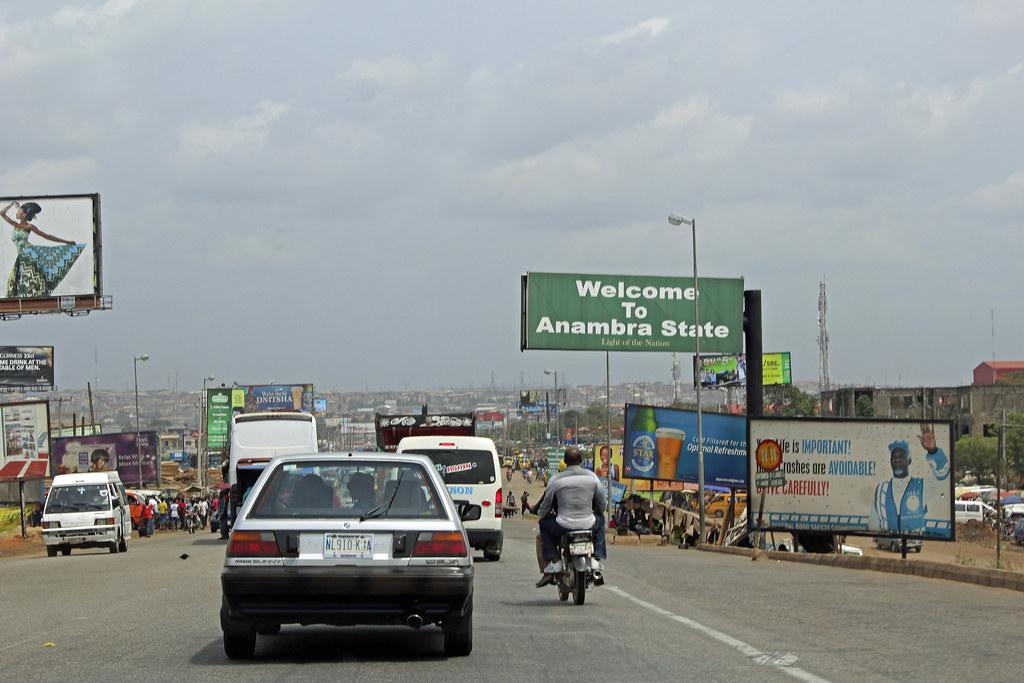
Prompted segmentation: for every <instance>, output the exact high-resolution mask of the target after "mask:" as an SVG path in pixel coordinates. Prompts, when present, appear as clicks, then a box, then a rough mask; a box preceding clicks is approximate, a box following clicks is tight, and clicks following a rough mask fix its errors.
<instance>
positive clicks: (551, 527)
mask: <svg viewBox="0 0 1024 683" xmlns="http://www.w3.org/2000/svg"><path fill="white" fill-rule="evenodd" d="M563 460H564V462H565V465H566V468H565V470H564V471H562V472H559V473H558V474H556V475H555V476H554V477H552V478H551V481H550V482H548V486H547V488H546V489H545V490H544V496H543V497H542V498H541V499H540V502H539V503H538V504H537V514H538V516H539V517H540V522H539V525H540V536H541V541H542V543H543V551H544V559H545V560H546V561H547V566H545V567H544V575H543V576H542V577H541V579H540V581H538V582H537V587H538V588H540V587H541V586H547V585H549V584H553V583H555V580H556V578H555V576H556V575H557V574H559V573H560V572H561V571H562V567H561V562H559V561H558V542H559V540H560V539H561V537H562V534H564V533H565V532H566V531H580V530H583V529H591V530H593V532H594V559H595V560H604V559H605V558H606V557H607V556H608V553H607V551H606V549H605V543H604V508H605V505H606V503H607V502H608V494H607V492H606V491H605V489H604V486H603V485H602V484H601V481H600V480H599V479H598V478H597V476H596V475H595V474H594V473H593V472H591V471H590V470H587V469H584V468H583V467H581V466H580V465H581V463H582V462H583V454H582V453H580V449H579V448H577V447H576V446H568V447H567V448H566V449H565V455H564V456H563ZM553 507H554V508H555V509H556V510H557V512H556V514H555V516H553V517H549V516H548V513H550V512H551V510H552V508H553ZM594 569H595V570H596V571H600V570H601V563H600V562H599V561H595V562H594Z"/></svg>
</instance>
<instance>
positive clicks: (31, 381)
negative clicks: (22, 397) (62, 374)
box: [0, 346, 53, 391]
mask: <svg viewBox="0 0 1024 683" xmlns="http://www.w3.org/2000/svg"><path fill="white" fill-rule="evenodd" d="M52 390H53V347H52V346H0V391H52Z"/></svg>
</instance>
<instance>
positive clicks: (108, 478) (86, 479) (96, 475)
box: [50, 472, 121, 486]
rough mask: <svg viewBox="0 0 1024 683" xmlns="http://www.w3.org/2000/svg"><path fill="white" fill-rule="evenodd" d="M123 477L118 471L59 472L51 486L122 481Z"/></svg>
mask: <svg viewBox="0 0 1024 683" xmlns="http://www.w3.org/2000/svg"><path fill="white" fill-rule="evenodd" d="M120 481H121V477H120V476H118V474H117V472H77V473H73V474H58V475H57V476H56V477H54V478H53V483H52V484H51V485H50V486H72V485H74V484H109V483H111V482H120Z"/></svg>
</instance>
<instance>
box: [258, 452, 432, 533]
mask: <svg viewBox="0 0 1024 683" xmlns="http://www.w3.org/2000/svg"><path fill="white" fill-rule="evenodd" d="M256 495H257V496H258V497H257V499H256V502H255V503H254V504H253V507H252V510H251V511H250V512H249V515H248V517H249V518H255V519H259V518H290V519H323V518H351V517H355V518H365V519H444V518H445V517H446V513H445V510H444V506H443V505H442V503H441V498H440V497H439V495H438V492H437V490H436V489H435V488H434V486H433V484H432V483H431V481H430V476H429V474H428V473H427V471H426V470H425V469H423V467H421V466H420V465H416V464H410V463H396V462H379V463H367V462H352V461H326V462H325V461H309V462H287V463H282V464H280V465H278V466H277V467H276V468H274V471H273V472H271V473H270V476H269V477H268V478H267V480H266V481H265V482H264V484H263V487H262V488H261V489H260V490H259V492H258V493H257V494H256Z"/></svg>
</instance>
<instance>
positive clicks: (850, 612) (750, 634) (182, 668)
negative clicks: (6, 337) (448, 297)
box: [0, 519, 1024, 683]
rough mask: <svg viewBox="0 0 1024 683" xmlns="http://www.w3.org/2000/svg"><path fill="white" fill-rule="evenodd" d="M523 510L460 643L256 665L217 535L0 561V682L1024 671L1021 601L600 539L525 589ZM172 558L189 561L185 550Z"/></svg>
mask: <svg viewBox="0 0 1024 683" xmlns="http://www.w3.org/2000/svg"><path fill="white" fill-rule="evenodd" d="M533 529H534V523H533V522H524V521H522V520H518V519H517V520H507V522H506V534H507V538H506V542H505V552H504V555H503V557H502V560H501V561H500V562H497V563H488V562H485V561H483V560H482V559H480V558H478V559H480V561H479V562H478V563H477V565H476V566H477V574H476V599H475V615H474V621H475V629H476V630H475V635H474V650H473V654H472V655H471V656H469V657H466V658H451V659H448V658H445V657H444V656H443V654H442V644H441V634H440V631H438V630H436V629H423V630H421V631H412V630H411V629H406V628H329V627H298V626H290V627H289V626H286V627H285V628H284V629H283V630H282V631H281V633H280V634H279V635H276V636H260V638H259V641H258V643H257V649H256V658H255V659H254V660H253V661H250V662H233V661H229V660H228V659H227V658H226V657H225V656H224V654H223V650H222V645H221V634H220V626H219V622H218V609H219V607H220V584H219V570H220V565H221V563H222V561H223V552H224V545H223V543H222V542H221V541H218V540H216V539H215V538H213V537H212V535H211V534H209V533H208V532H206V533H200V534H196V535H195V536H189V535H187V534H165V535H162V536H158V537H156V538H152V539H137V538H133V540H132V543H131V548H130V552H129V553H128V554H122V555H109V554H107V553H106V552H105V551H102V552H101V551H80V552H75V553H73V554H72V555H71V556H69V557H62V556H58V557H56V558H47V557H45V556H42V557H22V558H10V559H4V560H2V561H0V633H2V634H3V638H2V639H0V678H2V679H3V680H26V681H34V680H60V681H121V680H142V681H147V682H149V681H176V682H178V683H181V682H183V681H186V682H188V683H195V682H200V681H257V680H266V681H319V680H325V681H326V680H334V679H337V678H339V677H342V676H343V677H345V678H351V679H352V680H364V681H418V682H420V681H422V682H426V683H429V682H431V681H470V680H472V681H481V680H495V679H497V680H515V681H537V680H554V679H562V680H568V681H576V680H580V681H582V680H585V681H616V680H621V681H670V680H671V681H677V680H700V681H745V682H746V681H782V680H786V681H792V680H805V681H818V680H824V681H889V680H896V681H939V680H943V681H946V680H963V681H968V680H982V679H983V680H1013V679H1015V678H1016V677H1018V676H1019V674H1020V671H1021V670H1024V654H1022V652H1024V647H1022V645H1021V640H1020V635H1021V633H1022V628H1021V626H1022V620H1024V594H1021V593H1016V592H1012V591H1007V590H1002V589H989V588H981V587H977V586H970V585H963V584H958V583H953V582H947V581H939V580H931V579H921V578H916V577H904V576H897V575H891V574H881V573H874V572H867V571H853V570H843V569H830V568H824V567H815V566H810V565H801V564H795V563H787V562H770V561H765V560H761V561H758V562H751V561H750V560H749V559H746V558H740V557H731V556H723V555H719V554H712V553H700V552H697V551H693V550H685V551H684V550H678V549H675V548H658V547H630V548H624V547H620V546H612V547H611V549H610V550H611V558H610V560H609V562H608V571H607V577H608V582H607V585H606V586H604V587H603V588H597V589H595V590H594V591H593V592H591V593H589V594H588V597H587V603H586V605H584V606H582V607H577V606H574V605H572V604H571V602H570V603H561V602H559V601H558V599H557V595H556V591H555V589H554V588H553V587H548V588H545V589H542V590H538V589H535V588H534V587H533V582H534V581H535V580H536V578H537V570H536V563H535V560H534V554H533V552H534V551H533V541H532V534H533ZM183 553H187V554H188V556H189V557H188V558H187V559H184V560H182V559H180V558H179V556H180V555H181V554H183Z"/></svg>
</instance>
